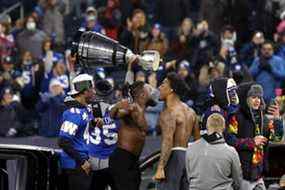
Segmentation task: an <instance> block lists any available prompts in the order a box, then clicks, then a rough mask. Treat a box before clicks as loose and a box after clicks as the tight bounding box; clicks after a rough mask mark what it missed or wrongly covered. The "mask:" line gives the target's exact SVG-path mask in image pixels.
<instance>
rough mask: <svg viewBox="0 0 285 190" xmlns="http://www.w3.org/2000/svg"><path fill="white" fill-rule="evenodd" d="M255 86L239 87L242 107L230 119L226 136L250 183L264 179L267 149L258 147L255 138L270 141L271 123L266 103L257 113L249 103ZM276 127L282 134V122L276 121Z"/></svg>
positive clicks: (247, 84)
mask: <svg viewBox="0 0 285 190" xmlns="http://www.w3.org/2000/svg"><path fill="white" fill-rule="evenodd" d="M255 84H256V83H253V82H249V83H243V84H241V85H240V86H239V87H238V91H237V92H238V96H239V99H240V107H239V109H238V111H237V112H236V113H235V114H234V115H232V116H231V117H230V118H229V125H228V126H227V130H226V133H227V135H226V136H225V137H226V141H227V143H228V144H230V145H232V146H234V147H235V148H236V150H237V152H238V154H239V157H240V161H241V164H242V171H243V177H244V179H246V180H249V181H256V180H258V179H259V178H261V177H262V173H263V168H264V163H265V162H264V150H265V147H263V146H260V147H257V146H256V145H255V142H254V137H255V136H257V135H262V136H265V137H266V138H268V139H269V136H270V131H269V128H268V123H269V122H268V119H267V118H266V117H265V115H264V113H263V108H264V106H265V105H264V101H263V100H262V101H261V106H260V107H261V108H260V109H259V110H257V111H253V110H251V109H250V108H249V106H248V103H247V98H248V91H249V90H250V89H251V87H252V85H255ZM274 126H275V128H276V129H277V130H276V132H277V133H279V134H280V133H282V123H281V121H277V120H276V121H274ZM258 131H259V132H258Z"/></svg>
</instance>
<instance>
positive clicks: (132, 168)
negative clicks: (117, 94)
mask: <svg viewBox="0 0 285 190" xmlns="http://www.w3.org/2000/svg"><path fill="white" fill-rule="evenodd" d="M152 92H153V91H152V88H151V87H150V85H147V84H145V83H144V82H135V83H133V84H132V85H131V86H130V94H131V98H132V99H133V103H129V102H128V100H122V101H120V102H119V103H117V104H116V105H115V106H114V107H113V108H111V117H113V118H114V119H120V129H119V132H118V142H117V148H116V149H115V150H114V152H113V154H112V155H111V156H110V159H109V160H110V170H111V174H112V176H113V178H114V181H115V186H116V189H117V190H139V186H140V181H141V179H140V170H139V164H138V160H139V156H140V154H141V152H142V149H143V146H144V142H145V137H146V133H147V129H148V125H147V122H146V119H145V116H144V112H145V108H146V107H147V106H148V105H150V104H151V103H153V101H152V98H151V97H152V96H151V95H152Z"/></svg>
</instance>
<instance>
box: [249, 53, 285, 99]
mask: <svg viewBox="0 0 285 190" xmlns="http://www.w3.org/2000/svg"><path fill="white" fill-rule="evenodd" d="M268 63H269V65H270V66H271V71H268V70H263V69H261V68H260V58H259V57H258V58H256V59H255V60H254V61H253V63H252V65H251V67H250V68H249V71H250V73H251V75H252V76H253V78H254V79H255V81H256V82H257V83H259V84H260V85H261V86H262V87H263V90H264V99H265V101H266V102H267V103H268V102H270V100H271V99H272V98H274V97H275V93H274V90H275V89H276V88H279V87H280V83H281V81H282V80H284V79H285V61H284V60H283V59H282V58H280V57H278V56H275V55H273V56H272V57H271V58H270V59H269V61H268Z"/></svg>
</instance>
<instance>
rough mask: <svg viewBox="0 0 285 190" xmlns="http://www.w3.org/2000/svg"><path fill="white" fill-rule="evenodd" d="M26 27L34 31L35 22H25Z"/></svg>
mask: <svg viewBox="0 0 285 190" xmlns="http://www.w3.org/2000/svg"><path fill="white" fill-rule="evenodd" d="M26 27H27V29H28V30H29V31H34V30H35V29H36V23H35V22H27V25H26Z"/></svg>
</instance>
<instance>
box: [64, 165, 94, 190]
mask: <svg viewBox="0 0 285 190" xmlns="http://www.w3.org/2000/svg"><path fill="white" fill-rule="evenodd" d="M91 181H92V176H91V175H87V174H86V173H85V172H84V171H83V170H81V169H64V170H63V171H62V174H61V176H60V187H61V188H60V189H65V190H89V189H90V186H91Z"/></svg>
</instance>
